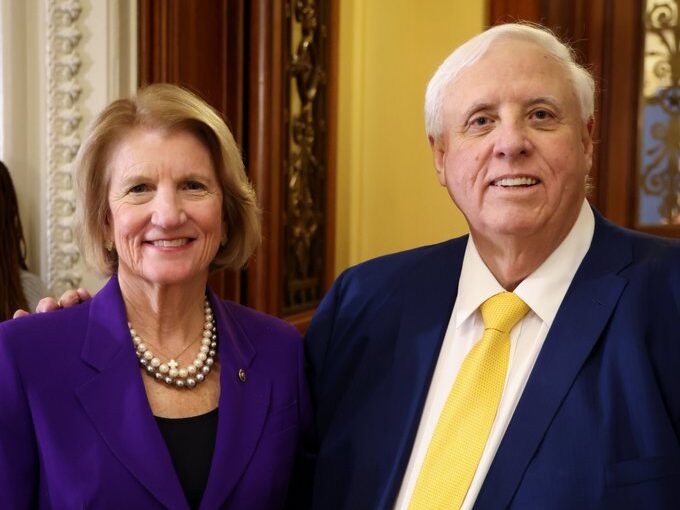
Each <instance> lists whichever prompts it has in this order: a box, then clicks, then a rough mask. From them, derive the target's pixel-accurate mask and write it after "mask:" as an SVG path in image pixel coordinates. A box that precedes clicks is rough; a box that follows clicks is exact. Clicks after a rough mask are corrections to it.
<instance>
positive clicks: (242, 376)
mask: <svg viewBox="0 0 680 510" xmlns="http://www.w3.org/2000/svg"><path fill="white" fill-rule="evenodd" d="M238 378H239V380H240V381H241V382H246V371H245V370H243V369H242V368H239V369H238Z"/></svg>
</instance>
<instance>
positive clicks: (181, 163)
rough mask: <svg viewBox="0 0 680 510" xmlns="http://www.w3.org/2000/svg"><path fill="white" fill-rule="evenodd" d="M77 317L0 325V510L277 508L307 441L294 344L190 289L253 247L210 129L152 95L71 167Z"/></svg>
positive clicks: (231, 146) (240, 197)
mask: <svg viewBox="0 0 680 510" xmlns="http://www.w3.org/2000/svg"><path fill="white" fill-rule="evenodd" d="M74 177H75V183H76V196H77V211H78V220H77V223H78V225H79V233H80V243H81V250H82V253H83V255H84V257H85V259H86V260H87V261H88V262H89V263H90V264H91V265H92V266H93V267H95V268H97V269H99V270H100V271H101V272H103V273H105V274H107V275H110V279H109V281H108V283H107V284H106V285H105V287H104V288H103V289H102V290H101V291H99V293H98V294H97V295H96V296H95V297H94V298H93V299H91V300H88V301H87V302H85V303H84V304H82V305H79V306H74V307H72V308H69V309H68V310H65V311H63V312H61V313H55V314H41V315H34V316H30V317H27V318H20V319H16V320H14V321H8V322H6V323H4V324H2V325H0V409H2V412H0V431H2V433H1V434H0V494H2V500H3V503H2V505H3V506H4V507H7V508H13V509H20V508H28V507H31V508H32V507H39V508H120V507H121V506H122V505H125V504H128V505H129V504H130V503H132V504H133V506H134V507H135V508H178V509H180V508H182V509H184V508H189V507H191V508H198V507H199V505H200V508H202V509H212V508H239V509H240V508H248V509H259V508H262V509H264V508H278V507H280V506H282V504H283V500H284V498H285V496H286V492H287V486H288V481H289V473H290V471H291V466H292V462H293V456H294V452H295V448H296V445H297V443H298V440H299V437H300V435H301V433H302V432H303V431H305V430H306V429H307V428H309V426H310V425H309V424H310V421H311V420H310V410H309V401H308V395H307V389H306V385H305V382H304V374H303V366H302V365H303V363H302V344H301V341H300V337H299V334H298V333H297V331H296V330H295V329H294V328H292V327H291V326H290V325H288V324H286V323H284V322H283V321H281V320H279V319H276V318H273V317H269V316H266V315H263V314H261V313H258V312H255V311H253V310H250V309H247V308H244V307H242V306H239V305H237V304H235V303H231V302H227V301H221V300H219V299H218V298H217V297H216V296H215V294H214V293H212V292H211V291H210V290H206V285H207V281H208V273H209V272H210V271H211V270H215V269H219V268H225V267H226V268H233V269H236V268H239V267H241V266H242V265H243V264H244V263H245V261H246V259H247V258H248V256H249V255H250V254H251V253H252V251H253V249H254V248H255V246H256V245H257V243H258V242H259V238H260V230H259V219H258V218H259V216H258V210H257V206H256V204H255V197H254V194H253V192H252V189H251V187H250V185H249V183H248V181H247V178H246V176H245V173H244V169H243V164H242V162H241V159H240V156H239V152H238V149H237V147H236V144H235V143H234V140H233V138H232V136H231V133H229V130H228V129H227V127H226V125H225V124H224V122H223V121H222V120H221V118H220V117H219V115H218V114H216V113H215V112H214V111H213V110H212V109H211V108H210V107H209V106H207V105H206V104H205V103H204V102H203V101H201V100H200V99H198V98H197V97H196V96H194V95H193V94H191V93H189V92H187V91H185V90H183V89H180V88H178V87H175V86H171V85H152V86H149V87H147V88H145V89H143V90H141V91H140V92H139V94H138V95H137V96H136V97H135V98H133V99H129V100H119V101H115V102H114V103H112V104H111V105H110V106H109V107H108V108H106V109H105V110H104V111H103V112H102V113H101V114H100V115H99V117H98V118H97V119H96V120H95V121H94V123H93V125H92V127H91V128H90V131H89V134H88V135H87V138H86V139H85V141H84V143H83V145H82V147H81V148H80V151H79V154H78V157H77V159H76V162H75V169H74Z"/></svg>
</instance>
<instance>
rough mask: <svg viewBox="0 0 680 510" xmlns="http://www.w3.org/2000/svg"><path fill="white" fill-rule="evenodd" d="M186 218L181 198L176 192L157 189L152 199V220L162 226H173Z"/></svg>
mask: <svg viewBox="0 0 680 510" xmlns="http://www.w3.org/2000/svg"><path fill="white" fill-rule="evenodd" d="M185 220H186V213H185V211H184V207H183V204H182V200H181V199H180V197H179V196H178V194H177V193H176V192H173V191H165V190H159V192H158V194H157V195H156V200H154V210H153V214H152V221H153V223H154V224H155V225H158V226H159V227H162V228H165V229H167V228H173V227H176V226H177V225H181V224H182V223H183V222H184V221H185Z"/></svg>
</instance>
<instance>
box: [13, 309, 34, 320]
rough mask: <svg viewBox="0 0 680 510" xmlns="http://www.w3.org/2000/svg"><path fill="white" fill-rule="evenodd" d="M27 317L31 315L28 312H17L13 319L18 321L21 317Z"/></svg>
mask: <svg viewBox="0 0 680 510" xmlns="http://www.w3.org/2000/svg"><path fill="white" fill-rule="evenodd" d="M27 315H31V314H30V313H28V312H27V311H26V310H17V311H16V312H14V315H13V316H12V318H13V319H18V318H19V317H26V316H27Z"/></svg>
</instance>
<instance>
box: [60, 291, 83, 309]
mask: <svg viewBox="0 0 680 510" xmlns="http://www.w3.org/2000/svg"><path fill="white" fill-rule="evenodd" d="M78 303H80V296H79V295H78V292H76V291H75V290H67V291H66V292H64V293H63V294H62V295H61V297H60V298H59V300H58V301H57V304H58V305H59V306H60V307H61V308H69V307H71V306H73V305H77V304H78Z"/></svg>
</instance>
